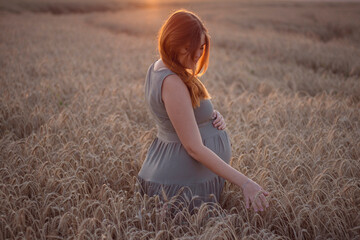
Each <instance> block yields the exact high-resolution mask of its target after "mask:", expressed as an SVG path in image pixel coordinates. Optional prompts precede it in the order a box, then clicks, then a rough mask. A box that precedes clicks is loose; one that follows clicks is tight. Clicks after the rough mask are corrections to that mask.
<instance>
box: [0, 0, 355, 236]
mask: <svg viewBox="0 0 360 240" xmlns="http://www.w3.org/2000/svg"><path fill="white" fill-rule="evenodd" d="M165 2H166V3H165ZM180 8H184V9H188V10H190V11H194V12H195V13H197V14H198V15H199V16H200V17H201V19H202V20H203V21H204V23H205V25H206V26H207V28H208V30H209V34H210V36H211V50H210V64H209V69H208V71H207V72H206V73H205V74H204V75H203V76H202V77H201V81H202V82H203V83H204V85H205V86H206V87H207V89H208V91H209V93H210V94H211V96H212V103H213V105H214V108H215V109H217V110H218V111H219V112H220V113H221V114H222V115H223V116H224V118H225V121H226V124H227V128H226V130H227V132H228V133H229V137H230V141H231V144H232V159H231V165H232V166H233V167H234V168H236V169H238V170H239V171H241V172H242V173H244V174H245V175H247V176H248V177H250V178H252V179H254V180H255V181H257V182H258V183H259V184H260V185H261V186H263V187H264V188H265V189H266V190H268V191H269V192H270V193H271V196H270V197H269V201H270V209H268V210H267V211H266V212H259V213H255V212H253V211H251V210H247V209H246V208H245V203H244V201H243V195H242V192H241V190H240V188H239V187H237V186H235V185H234V184H232V183H229V182H226V184H225V187H224V190H223V193H222V195H221V198H220V202H219V205H217V206H215V207H214V206H213V205H210V204H203V205H202V206H201V208H200V209H199V210H198V211H197V212H196V213H195V214H194V215H190V214H189V212H187V211H186V210H184V211H182V212H180V213H179V214H177V215H176V217H175V218H165V219H163V218H162V217H161V214H160V208H159V199H158V198H156V197H148V196H145V197H144V198H143V197H141V196H140V195H139V194H137V193H136V191H135V187H136V180H135V178H136V175H137V173H138V172H139V170H140V168H141V165H142V163H143V161H144V159H145V156H146V153H147V151H148V148H149V146H150V144H151V143H152V141H153V140H154V138H155V137H156V131H157V130H156V126H155V123H154V121H153V120H152V119H151V118H150V115H149V114H148V109H147V107H146V104H145V99H144V80H145V74H146V71H147V69H148V67H149V66H150V65H151V63H153V62H154V61H156V60H157V59H158V58H159V54H158V52H157V49H156V48H157V39H156V37H157V32H158V30H159V28H160V27H161V25H162V23H163V22H164V21H165V19H166V18H167V16H168V15H169V14H170V13H171V12H172V11H174V10H176V9H180ZM359 12H360V3H359V2H358V1H346V2H343V1H326V2H322V1H230V0H226V1H222V2H218V1H207V0H204V1H183V2H179V1H165V0H162V1H160V0H159V1H142V0H133V1H127V2H125V1H113V0H109V1H101V0H91V1H86V0H78V1H70V0H59V1H56V2H52V1H51V2H49V1H45V0H38V1H35V0H31V1H26V0H14V1H0V30H1V31H0V52H1V56H0V66H1V72H0V84H1V88H0V99H1V101H0V172H1V174H0V195H1V197H0V228H1V234H0V239H358V240H359V239H360V215H359V212H360V30H359V29H360V14H359ZM139 213H141V214H139Z"/></svg>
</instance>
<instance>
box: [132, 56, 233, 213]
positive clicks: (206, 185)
mask: <svg viewBox="0 0 360 240" xmlns="http://www.w3.org/2000/svg"><path fill="white" fill-rule="evenodd" d="M154 64H155V62H154V63H152V64H151V66H150V67H149V69H148V71H147V74H146V78H145V100H146V104H147V106H148V109H149V110H150V111H149V112H150V114H151V115H152V118H153V119H154V120H155V123H156V126H157V136H156V138H155V139H154V140H153V142H152V143H151V145H150V148H149V150H148V152H147V155H146V158H145V160H144V163H143V165H142V167H141V169H140V171H139V173H138V176H137V180H138V184H137V185H138V189H137V191H139V192H140V194H142V195H144V194H147V195H148V196H154V195H158V196H159V197H160V199H161V200H162V201H164V202H167V201H169V200H170V199H171V198H173V197H174V196H175V197H176V198H177V200H176V201H175V202H177V203H178V205H179V203H180V204H182V206H187V207H188V209H189V210H190V211H192V210H194V208H195V207H200V205H201V204H202V203H203V202H218V201H219V198H220V194H221V192H222V189H223V186H224V179H223V178H222V177H220V176H218V175H216V174H215V173H213V172H212V171H211V170H210V169H208V168H207V167H205V166H204V165H202V164H201V163H200V162H198V161H197V160H195V159H194V158H192V157H191V156H190V155H189V154H188V153H187V151H186V150H185V148H184V146H183V145H182V143H181V142H180V140H179V137H178V136H177V134H176V132H175V129H174V127H173V125H172V123H171V121H170V119H169V116H168V114H167V112H166V109H165V106H164V103H163V101H162V99H161V86H162V83H163V80H164V79H165V78H166V77H167V76H168V75H171V74H175V73H173V72H172V71H171V70H170V69H167V68H165V69H162V70H157V71H155V70H154ZM213 109H214V108H213V105H212V103H211V101H210V99H203V100H201V102H200V106H199V107H197V108H195V109H194V115H195V118H196V122H197V124H198V127H199V131H200V134H201V138H202V141H203V144H204V145H205V146H206V147H208V148H209V149H211V150H212V151H213V152H214V153H215V154H217V155H218V156H219V157H220V158H221V159H222V160H223V161H225V162H226V163H228V164H229V161H230V158H231V144H230V141H229V137H228V134H227V132H226V131H225V130H219V129H217V128H215V127H214V126H213V125H212V121H213V119H212V118H211V116H212V112H213ZM175 197H174V198H175Z"/></svg>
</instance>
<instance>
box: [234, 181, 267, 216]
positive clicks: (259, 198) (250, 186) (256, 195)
mask: <svg viewBox="0 0 360 240" xmlns="http://www.w3.org/2000/svg"><path fill="white" fill-rule="evenodd" d="M241 188H242V190H243V193H244V198H245V203H246V208H247V209H249V207H250V202H251V205H252V207H253V208H254V211H255V212H257V211H264V210H265V209H266V208H267V207H269V203H268V201H267V199H266V198H265V197H266V196H268V195H269V193H268V192H267V191H265V190H264V189H263V188H262V187H260V185H259V184H257V183H256V182H254V181H253V180H251V179H248V180H247V181H246V182H245V183H244V184H243V185H242V186H241Z"/></svg>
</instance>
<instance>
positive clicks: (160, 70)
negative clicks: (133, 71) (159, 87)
mask: <svg viewBox="0 0 360 240" xmlns="http://www.w3.org/2000/svg"><path fill="white" fill-rule="evenodd" d="M157 61H158V60H156V61H155V62H153V64H152V71H153V72H156V73H157V72H162V71H171V70H170V69H169V68H166V67H163V68H160V69H159V70H155V63H156V62H157Z"/></svg>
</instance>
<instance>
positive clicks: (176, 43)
mask: <svg viewBox="0 0 360 240" xmlns="http://www.w3.org/2000/svg"><path fill="white" fill-rule="evenodd" d="M202 34H204V35H205V46H204V51H203V54H202V56H201V57H200V59H199V61H198V63H197V64H196V66H195V67H194V68H193V69H189V70H188V69H186V68H185V67H184V66H182V64H181V63H180V62H179V60H178V56H179V52H180V48H181V47H184V46H185V45H186V44H189V48H188V53H189V55H190V57H191V59H192V60H193V59H194V58H195V54H196V50H197V49H198V48H199V47H200V44H201V36H202ZM158 48H159V53H160V57H161V59H162V60H163V62H164V64H165V65H166V66H167V67H168V68H169V69H170V70H171V71H173V72H174V73H176V74H177V75H178V76H179V77H180V78H181V79H182V80H183V82H184V83H185V84H186V86H187V88H188V89H189V92H190V96H191V103H192V106H193V108H195V107H198V106H200V100H201V99H210V98H211V96H210V94H209V93H208V91H207V90H206V88H205V86H204V84H203V83H202V82H201V81H200V80H199V78H198V77H200V76H202V75H203V74H204V73H205V72H206V70H207V68H208V65H209V54H210V36H209V34H208V31H207V29H206V28H205V26H204V24H203V23H202V21H201V20H200V18H199V17H198V16H196V14H194V13H192V12H190V11H187V10H184V9H181V10H178V11H175V12H174V13H172V14H171V15H170V17H169V18H168V19H167V20H166V21H165V23H164V24H163V26H162V27H161V29H160V31H159V36H158ZM201 70H202V72H201Z"/></svg>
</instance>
